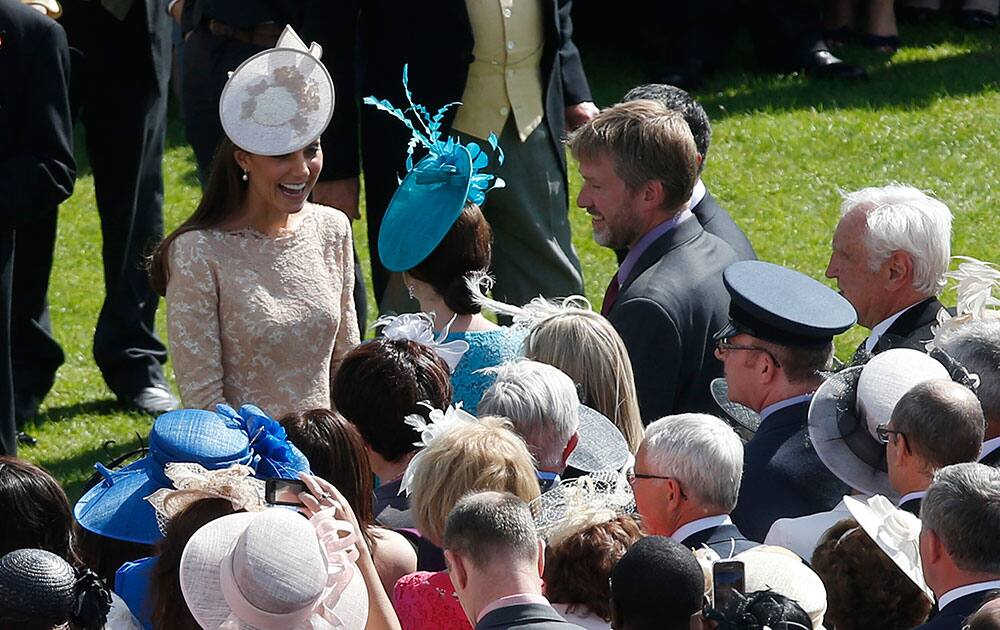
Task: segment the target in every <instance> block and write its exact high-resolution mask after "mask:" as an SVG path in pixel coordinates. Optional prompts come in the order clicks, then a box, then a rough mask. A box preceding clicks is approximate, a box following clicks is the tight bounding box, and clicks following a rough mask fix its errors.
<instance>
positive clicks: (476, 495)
mask: <svg viewBox="0 0 1000 630" xmlns="http://www.w3.org/2000/svg"><path fill="white" fill-rule="evenodd" d="M444 548H445V549H448V550H450V551H452V552H454V553H458V554H461V555H462V556H465V557H467V558H468V559H469V560H470V561H471V562H472V564H473V565H475V566H476V567H479V568H487V567H490V566H492V565H494V564H495V561H496V560H497V559H498V558H501V557H505V558H514V559H517V560H520V561H522V562H527V561H531V562H534V561H535V560H537V554H538V534H537V532H536V530H535V521H534V520H532V518H531V510H530V509H529V508H528V504H527V503H525V502H524V501H522V500H521V499H519V498H518V497H516V496H515V495H513V494H510V493H509V492H495V491H492V490H490V491H485V492H472V493H469V494H467V495H465V496H464V497H462V498H461V499H460V500H459V501H458V503H456V504H455V507H454V508H452V510H451V512H450V513H449V514H448V519H447V521H445V526H444Z"/></svg>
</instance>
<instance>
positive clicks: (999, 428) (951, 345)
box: [941, 319, 1000, 467]
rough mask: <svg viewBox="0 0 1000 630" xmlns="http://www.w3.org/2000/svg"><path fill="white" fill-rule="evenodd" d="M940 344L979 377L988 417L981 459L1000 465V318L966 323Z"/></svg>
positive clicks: (981, 402) (980, 392)
mask: <svg viewBox="0 0 1000 630" xmlns="http://www.w3.org/2000/svg"><path fill="white" fill-rule="evenodd" d="M941 348H942V350H944V351H945V352H947V353H948V354H949V355H951V357H952V358H954V359H955V360H956V361H958V362H959V363H961V364H962V366H963V367H965V369H967V370H968V371H969V372H970V373H972V374H975V375H976V376H978V377H979V387H978V388H976V396H977V397H978V398H979V403H980V404H981V405H982V407H983V415H984V416H985V417H986V434H985V436H984V440H983V448H982V450H981V451H980V453H979V461H980V462H982V463H983V464H987V465H989V466H993V467H1000V319H985V320H979V321H973V322H970V323H968V324H963V325H962V326H959V327H957V328H956V329H954V331H953V332H951V333H949V334H948V335H947V336H946V337H945V339H944V340H943V341H942V343H941Z"/></svg>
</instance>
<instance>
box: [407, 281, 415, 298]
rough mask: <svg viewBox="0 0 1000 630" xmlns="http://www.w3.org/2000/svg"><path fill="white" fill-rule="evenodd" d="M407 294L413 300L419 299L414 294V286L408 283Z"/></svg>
mask: <svg viewBox="0 0 1000 630" xmlns="http://www.w3.org/2000/svg"><path fill="white" fill-rule="evenodd" d="M406 292H407V293H408V294H409V295H410V299H411V300H415V299H417V296H416V295H415V294H414V293H413V285H411V284H410V283H406Z"/></svg>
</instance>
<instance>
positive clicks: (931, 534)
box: [917, 464, 1000, 630]
mask: <svg viewBox="0 0 1000 630" xmlns="http://www.w3.org/2000/svg"><path fill="white" fill-rule="evenodd" d="M920 520H921V521H922V524H923V528H922V529H921V531H920V560H921V563H922V565H923V572H924V579H926V580H927V585H928V586H930V587H931V590H933V591H934V596H935V597H936V598H937V605H938V613H937V614H936V615H934V617H933V618H931V620H930V621H928V622H927V623H925V624H924V625H922V626H918V627H917V630H959V628H962V627H963V624H964V621H965V618H966V617H968V616H969V615H971V614H972V613H974V612H975V611H976V610H977V609H978V608H979V606H980V605H981V604H982V602H983V598H984V596H985V595H986V593H987V591H991V590H994V589H998V588H1000V537H997V535H996V534H997V530H998V529H1000V470H997V469H996V468H992V467H990V466H984V465H983V464H955V465H953V466H947V467H945V468H942V469H941V470H939V471H938V472H937V474H936V475H934V483H932V484H931V487H930V488H929V489H928V490H927V496H926V497H924V501H923V504H922V505H921V508H920Z"/></svg>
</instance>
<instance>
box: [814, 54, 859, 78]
mask: <svg viewBox="0 0 1000 630" xmlns="http://www.w3.org/2000/svg"><path fill="white" fill-rule="evenodd" d="M805 70H806V73H807V74H810V75H812V76H814V77H822V78H825V79H867V78H868V73H867V72H866V71H865V69H864V68H862V67H861V66H855V65H854V64H850V63H847V62H846V61H844V60H843V59H841V58H840V57H837V56H836V55H834V54H833V53H832V52H830V51H829V50H818V51H816V52H813V53H810V54H809V58H808V59H807V60H806V64H805Z"/></svg>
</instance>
